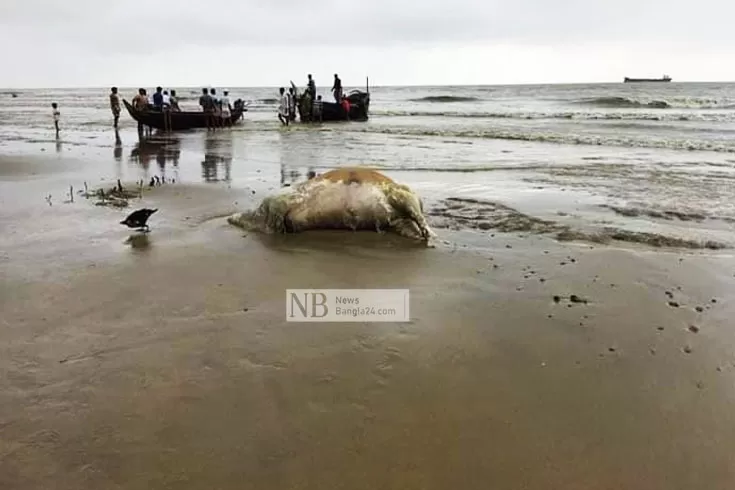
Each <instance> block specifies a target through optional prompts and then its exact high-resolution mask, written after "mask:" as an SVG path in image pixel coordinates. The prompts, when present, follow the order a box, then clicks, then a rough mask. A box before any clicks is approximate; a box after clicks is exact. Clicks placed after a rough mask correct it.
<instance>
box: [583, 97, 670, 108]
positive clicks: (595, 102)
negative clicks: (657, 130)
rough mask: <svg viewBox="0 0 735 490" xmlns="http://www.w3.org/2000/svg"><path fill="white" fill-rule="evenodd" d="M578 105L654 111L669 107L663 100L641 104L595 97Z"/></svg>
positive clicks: (639, 102) (619, 98)
mask: <svg viewBox="0 0 735 490" xmlns="http://www.w3.org/2000/svg"><path fill="white" fill-rule="evenodd" d="M578 104H581V105H591V106H596V107H613V108H615V107H619V108H631V107H650V108H654V109H667V108H669V107H671V106H670V105H669V103H668V102H666V101H664V100H652V101H650V102H641V101H637V100H634V99H628V98H626V97H595V98H592V99H583V100H580V101H579V102H578Z"/></svg>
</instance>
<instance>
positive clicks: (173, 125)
mask: <svg viewBox="0 0 735 490" xmlns="http://www.w3.org/2000/svg"><path fill="white" fill-rule="evenodd" d="M123 104H125V109H127V111H128V114H130V117H132V118H133V119H135V120H136V121H137V122H139V123H141V124H143V125H144V126H149V127H151V128H156V129H169V130H171V131H183V130H187V129H197V128H206V127H207V115H206V114H205V113H204V112H191V111H186V112H184V111H180V112H176V111H169V112H166V113H163V112H159V111H139V110H137V109H135V108H134V107H133V106H132V105H131V104H130V103H129V102H128V101H127V100H123ZM245 112H247V108H246V107H245V105H244V103H243V102H242V101H241V100H237V101H235V104H234V106H233V108H232V114H231V115H230V118H229V123H230V124H235V123H236V122H237V121H238V120H240V118H241V117H242V115H243V113H245ZM164 116H168V125H167V124H166V122H167V121H166V119H164Z"/></svg>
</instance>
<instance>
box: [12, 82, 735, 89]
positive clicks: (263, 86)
mask: <svg viewBox="0 0 735 490" xmlns="http://www.w3.org/2000/svg"><path fill="white" fill-rule="evenodd" d="M644 83H645V82H644ZM652 83H657V82H652ZM665 83H667V84H672V83H673V84H677V83H735V80H673V79H672V80H671V81H670V82H665ZM618 84H621V85H622V84H625V83H624V82H623V81H615V82H613V81H609V82H599V81H598V82H517V83H486V84H484V83H479V84H478V83H460V84H436V85H433V84H385V85H370V88H420V87H431V88H434V87H436V88H441V87H509V86H519V87H522V86H537V85H618ZM287 85H288V84H284V85H226V84H221V85H189V86H187V85H169V86H167V87H164V89H166V88H168V87H174V88H184V89H190V88H197V89H201V88H204V87H207V88H218V87H222V88H229V87H234V88H244V89H264V88H267V89H271V88H273V89H278V88H279V87H286V86H287ZM113 86H115V85H76V86H72V85H61V86H56V87H53V86H45V87H43V86H26V87H18V86H16V87H0V91H12V90H54V89H100V88H104V89H109V88H110V87H113ZM156 86H158V85H157V84H155V85H152V87H156ZM317 86H319V85H317ZM324 86H326V85H324ZM345 86H347V87H352V86H353V85H349V84H345ZM354 86H355V87H357V86H358V85H354ZM117 87H118V89H133V90H137V89H138V88H140V87H141V86H140V85H138V86H133V85H131V86H128V87H126V86H123V85H117ZM143 87H144V88H145V85H144V86H143Z"/></svg>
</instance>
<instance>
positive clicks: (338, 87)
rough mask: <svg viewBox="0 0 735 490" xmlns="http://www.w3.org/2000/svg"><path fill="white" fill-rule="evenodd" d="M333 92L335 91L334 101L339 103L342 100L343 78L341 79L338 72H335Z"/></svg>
mask: <svg viewBox="0 0 735 490" xmlns="http://www.w3.org/2000/svg"><path fill="white" fill-rule="evenodd" d="M332 92H334V101H335V102H337V103H338V104H339V103H341V102H342V80H340V79H339V76H337V74H336V73H335V74H334V85H332Z"/></svg>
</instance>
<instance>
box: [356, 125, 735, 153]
mask: <svg viewBox="0 0 735 490" xmlns="http://www.w3.org/2000/svg"><path fill="white" fill-rule="evenodd" d="M344 131H347V132H356V133H377V134H388V135H393V136H413V137H427V136H428V137H431V136H433V137H442V138H478V139H499V140H510V141H529V142H539V143H556V144H566V145H595V146H613V147H627V148H662V149H671V150H688V151H713V152H721V153H735V142H732V143H730V144H725V143H722V142H719V141H704V140H694V141H693V140H688V139H654V138H635V137H628V136H625V135H595V134H570V133H551V132H548V133H542V132H523V131H514V130H504V129H487V128H483V129H473V130H440V129H419V128H415V129H414V128H376V127H363V128H358V127H345V128H344Z"/></svg>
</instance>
